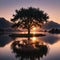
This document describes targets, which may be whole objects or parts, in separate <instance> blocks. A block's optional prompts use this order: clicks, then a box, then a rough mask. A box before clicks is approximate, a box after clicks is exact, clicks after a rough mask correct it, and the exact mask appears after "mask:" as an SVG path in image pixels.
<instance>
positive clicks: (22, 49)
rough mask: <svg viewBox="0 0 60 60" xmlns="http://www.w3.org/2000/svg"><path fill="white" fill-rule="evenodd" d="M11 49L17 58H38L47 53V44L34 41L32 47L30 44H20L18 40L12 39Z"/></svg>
mask: <svg viewBox="0 0 60 60" xmlns="http://www.w3.org/2000/svg"><path fill="white" fill-rule="evenodd" d="M11 49H12V51H13V53H14V54H15V57H16V58H19V60H24V59H26V60H28V59H29V60H36V59H37V60H40V58H43V56H46V55H47V53H48V46H47V45H44V44H42V45H39V44H38V43H35V48H34V47H32V45H30V46H29V45H23V44H20V41H14V42H13V43H12V45H11Z"/></svg>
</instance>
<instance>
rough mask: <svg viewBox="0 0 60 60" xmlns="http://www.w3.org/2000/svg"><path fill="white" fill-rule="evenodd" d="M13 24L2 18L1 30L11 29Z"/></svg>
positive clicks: (0, 21)
mask: <svg viewBox="0 0 60 60" xmlns="http://www.w3.org/2000/svg"><path fill="white" fill-rule="evenodd" d="M11 25H12V23H11V22H9V21H8V20H6V19H5V18H0V29H1V28H2V29H4V28H9V27H11Z"/></svg>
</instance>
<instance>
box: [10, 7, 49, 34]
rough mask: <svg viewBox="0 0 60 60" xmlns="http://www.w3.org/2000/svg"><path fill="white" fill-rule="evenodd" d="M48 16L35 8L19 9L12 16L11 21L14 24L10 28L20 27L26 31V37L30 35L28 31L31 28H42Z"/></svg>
mask: <svg viewBox="0 0 60 60" xmlns="http://www.w3.org/2000/svg"><path fill="white" fill-rule="evenodd" d="M48 19H49V16H48V14H47V13H44V11H42V10H39V9H37V8H32V7H29V8H28V9H25V8H21V9H20V10H16V14H15V15H13V19H11V21H13V22H16V21H17V23H15V24H14V25H13V26H12V27H15V26H16V27H22V28H26V29H28V35H29V34H30V29H31V28H32V26H40V27H41V26H42V24H44V23H45V22H47V20H48Z"/></svg>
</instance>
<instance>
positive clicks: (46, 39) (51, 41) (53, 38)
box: [39, 35, 60, 44]
mask: <svg viewBox="0 0 60 60" xmlns="http://www.w3.org/2000/svg"><path fill="white" fill-rule="evenodd" d="M39 39H41V40H43V41H44V42H46V43H48V44H54V43H56V42H57V41H59V39H60V38H59V37H58V36H54V35H47V36H45V37H43V38H39Z"/></svg>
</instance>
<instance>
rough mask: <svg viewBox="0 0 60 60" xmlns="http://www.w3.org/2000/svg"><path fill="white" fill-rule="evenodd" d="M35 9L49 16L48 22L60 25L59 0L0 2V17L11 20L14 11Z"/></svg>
mask: <svg viewBox="0 0 60 60" xmlns="http://www.w3.org/2000/svg"><path fill="white" fill-rule="evenodd" d="M22 7H24V8H28V7H35V8H39V9H41V10H43V11H44V12H46V13H47V14H48V15H49V17H50V18H49V20H50V21H51V20H53V21H54V22H57V23H59V24H60V0H0V17H4V18H5V19H7V20H8V21H10V20H11V18H12V16H13V14H15V10H16V9H18V10H19V9H20V8H22Z"/></svg>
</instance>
